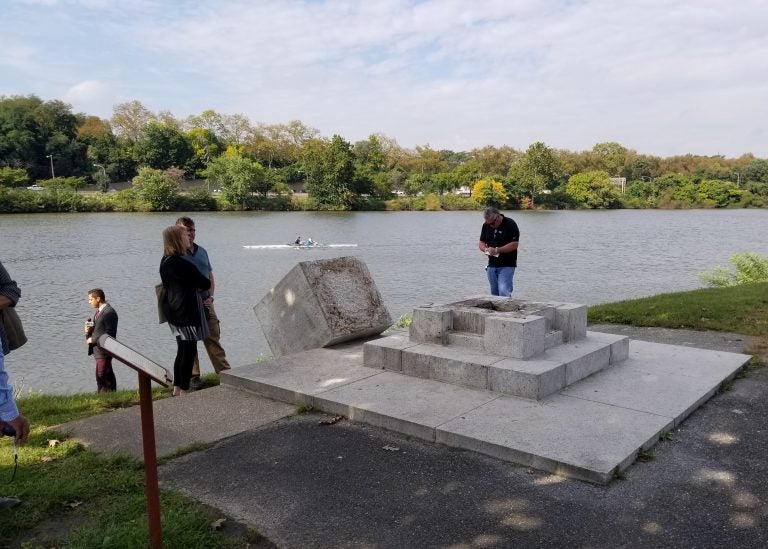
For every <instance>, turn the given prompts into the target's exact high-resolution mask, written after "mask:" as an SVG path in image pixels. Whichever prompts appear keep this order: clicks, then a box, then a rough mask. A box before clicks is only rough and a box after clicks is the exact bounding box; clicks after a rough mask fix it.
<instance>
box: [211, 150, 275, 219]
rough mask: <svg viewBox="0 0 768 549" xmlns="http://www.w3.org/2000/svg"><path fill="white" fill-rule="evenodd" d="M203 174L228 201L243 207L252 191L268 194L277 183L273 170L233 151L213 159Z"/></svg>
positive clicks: (245, 205) (246, 204)
mask: <svg viewBox="0 0 768 549" xmlns="http://www.w3.org/2000/svg"><path fill="white" fill-rule="evenodd" d="M203 175H204V176H205V177H206V178H207V179H208V181H210V182H211V183H212V184H213V185H214V187H215V188H218V189H220V190H221V194H222V195H223V196H224V198H225V199H226V200H227V202H229V203H230V204H237V205H239V206H242V208H243V209H245V208H246V207H247V206H248V203H247V201H248V197H249V196H250V195H251V194H252V193H259V194H261V195H263V196H267V193H268V192H269V191H270V190H271V189H272V188H273V186H274V184H275V180H274V178H273V177H272V175H271V172H270V171H269V170H266V169H265V168H264V167H263V166H262V165H261V164H259V163H258V162H254V161H253V160H251V159H249V158H244V157H243V156H240V155H238V154H233V153H231V152H227V153H225V154H222V155H221V156H219V157H216V158H214V159H213V160H211V163H210V164H209V165H208V168H206V169H205V170H204V171H203Z"/></svg>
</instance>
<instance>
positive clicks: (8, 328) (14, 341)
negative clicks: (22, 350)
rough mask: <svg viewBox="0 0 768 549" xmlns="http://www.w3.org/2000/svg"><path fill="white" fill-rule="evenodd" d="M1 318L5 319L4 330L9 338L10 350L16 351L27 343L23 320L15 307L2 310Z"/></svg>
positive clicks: (0, 311)
mask: <svg viewBox="0 0 768 549" xmlns="http://www.w3.org/2000/svg"><path fill="white" fill-rule="evenodd" d="M0 316H2V317H3V328H4V329H5V335H6V337H7V338H8V349H9V350H11V351H14V350H16V349H18V348H19V347H21V346H22V345H24V344H25V343H26V342H27V336H26V334H25V333H24V326H22V325H21V319H20V318H19V315H18V313H17V312H16V310H15V309H14V308H13V307H7V308H5V309H2V310H0Z"/></svg>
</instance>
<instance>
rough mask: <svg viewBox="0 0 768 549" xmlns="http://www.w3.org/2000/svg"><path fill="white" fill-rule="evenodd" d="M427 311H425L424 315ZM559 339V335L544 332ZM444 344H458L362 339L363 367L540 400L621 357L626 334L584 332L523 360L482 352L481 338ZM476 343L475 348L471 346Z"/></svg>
mask: <svg viewBox="0 0 768 549" xmlns="http://www.w3.org/2000/svg"><path fill="white" fill-rule="evenodd" d="M430 312H431V311H430ZM550 333H551V334H554V335H555V336H559V337H560V338H562V332H560V331H554V332H550ZM449 340H453V341H459V342H460V343H462V344H461V345H448V346H446V345H440V344H432V343H420V342H418V341H415V340H414V338H413V337H412V336H409V334H408V333H407V332H396V333H395V334H393V335H391V336H388V337H383V338H381V339H375V340H372V341H368V342H366V343H365V344H364V346H363V356H364V360H363V363H364V364H365V365H366V366H369V367H372V368H382V369H385V370H392V371H395V372H402V373H404V374H408V375H410V376H414V377H420V378H424V379H434V380H437V381H445V382H448V383H455V384H457V385H464V386H466V387H472V388H475V389H488V390H491V391H496V392H499V393H505V394H509V395H513V396H519V397H524V398H533V399H541V398H544V397H546V396H547V395H550V394H552V393H554V392H556V391H559V390H561V389H563V388H565V387H566V386H568V385H570V384H572V383H575V382H577V381H579V380H580V379H583V378H585V377H587V376H589V375H592V374H594V373H595V372H598V371H600V370H603V369H604V368H608V367H609V366H611V365H614V364H618V363H620V362H621V361H622V360H624V359H626V358H627V355H628V350H629V338H627V337H626V336H620V335H613V334H605V333H599V332H594V333H593V332H587V333H586V335H585V336H584V337H582V338H581V339H577V340H575V341H571V342H568V343H562V341H560V343H559V344H557V345H555V346H551V348H547V349H546V350H545V351H543V352H541V353H539V354H538V355H536V356H534V357H530V358H527V359H518V358H510V357H508V356H501V355H494V354H489V353H487V352H486V351H485V350H484V348H483V346H482V340H480V339H479V338H477V336H473V335H472V334H467V333H463V332H462V333H453V334H450V335H449ZM473 341H480V342H481V343H480V344H479V345H474V344H472V342H473Z"/></svg>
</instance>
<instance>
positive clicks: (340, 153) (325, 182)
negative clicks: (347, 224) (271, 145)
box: [302, 135, 355, 209]
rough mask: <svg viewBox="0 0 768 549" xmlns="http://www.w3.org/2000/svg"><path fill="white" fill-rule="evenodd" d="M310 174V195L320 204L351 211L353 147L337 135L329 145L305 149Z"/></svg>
mask: <svg viewBox="0 0 768 549" xmlns="http://www.w3.org/2000/svg"><path fill="white" fill-rule="evenodd" d="M302 165H303V167H304V172H305V173H306V175H307V193H308V194H309V195H310V196H311V197H312V198H314V199H315V200H317V202H318V203H319V204H322V205H325V206H333V207H337V208H341V209H350V207H351V205H352V202H353V201H354V199H355V193H354V191H353V183H354V175H355V166H354V155H353V154H352V147H351V145H350V144H349V143H348V142H347V141H345V140H344V139H343V138H341V137H340V136H338V135H334V136H333V138H332V139H331V141H330V142H327V143H322V142H320V143H318V144H316V145H315V146H314V147H312V148H311V149H309V150H305V155H304V157H303V159H302Z"/></svg>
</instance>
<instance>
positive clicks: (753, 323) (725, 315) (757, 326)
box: [589, 282, 768, 336]
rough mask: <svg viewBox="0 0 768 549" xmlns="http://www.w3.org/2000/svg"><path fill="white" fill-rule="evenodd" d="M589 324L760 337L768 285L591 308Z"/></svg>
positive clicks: (766, 320) (767, 314) (767, 323)
mask: <svg viewBox="0 0 768 549" xmlns="http://www.w3.org/2000/svg"><path fill="white" fill-rule="evenodd" d="M589 322H590V323H592V324H595V323H598V322H607V323H613V324H631V325H633V326H656V327H660V328H686V329H689V330H715V331H718V332H736V333H740V334H746V335H753V336H763V335H766V334H768V282H760V283H757V284H743V285H740V286H732V287H730V288H705V289H701V290H693V291H690V292H679V293H674V294H661V295H656V296H651V297H644V298H640V299H631V300H627V301H617V302H615V303H606V304H602V305H593V306H591V307H590V308H589Z"/></svg>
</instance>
